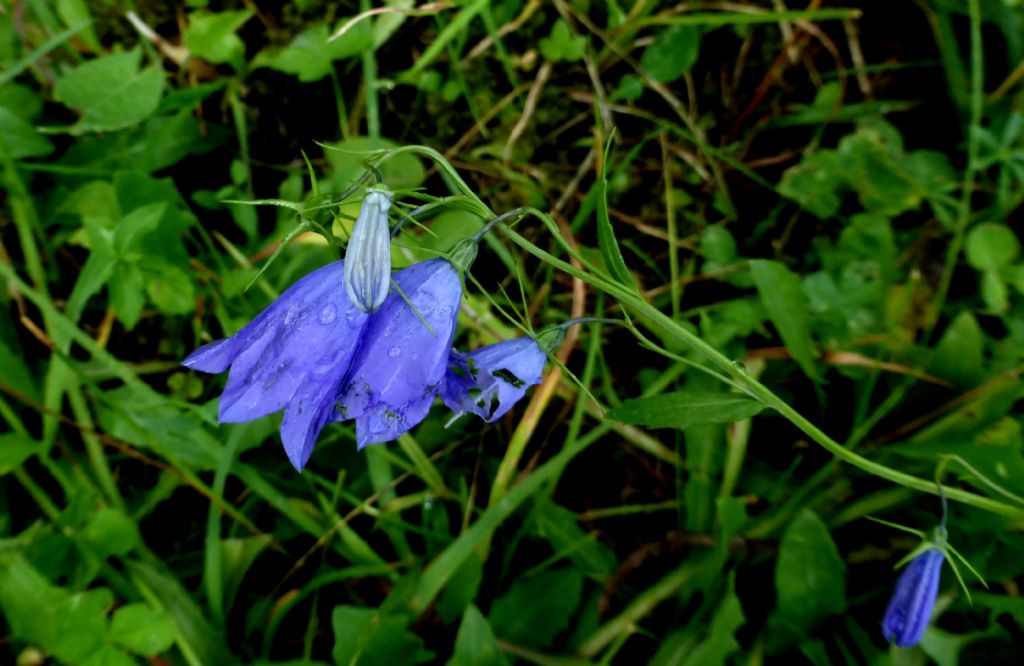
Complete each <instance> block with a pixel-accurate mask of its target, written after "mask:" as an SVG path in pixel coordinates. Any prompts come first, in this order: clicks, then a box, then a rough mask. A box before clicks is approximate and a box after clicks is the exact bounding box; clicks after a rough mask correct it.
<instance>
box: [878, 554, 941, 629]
mask: <svg viewBox="0 0 1024 666" xmlns="http://www.w3.org/2000/svg"><path fill="white" fill-rule="evenodd" d="M945 560H946V555H945V553H943V552H942V551H941V550H939V549H938V548H928V549H927V550H925V551H923V552H921V553H920V554H918V555H917V556H916V557H914V559H912V560H911V561H910V564H908V565H907V568H906V569H905V570H904V571H903V574H902V575H900V578H899V580H898V581H896V591H895V592H894V593H893V595H892V599H890V600H889V605H888V606H887V607H886V609H885V617H884V618H883V619H882V634H883V635H884V636H885V640H887V641H889V642H891V643H896V645H898V646H900V647H910V646H912V645H917V643H918V641H920V640H921V637H922V636H923V635H924V630H925V629H926V628H927V627H928V621H929V620H930V619H931V616H932V609H933V608H934V607H935V597H936V596H937V595H938V592H939V574H940V572H941V571H942V564H943V562H945Z"/></svg>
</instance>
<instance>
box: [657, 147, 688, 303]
mask: <svg viewBox="0 0 1024 666" xmlns="http://www.w3.org/2000/svg"><path fill="white" fill-rule="evenodd" d="M661 146H662V156H661V165H662V167H661V173H662V180H664V181H665V223H666V225H667V226H668V271H669V277H670V278H671V281H670V282H669V289H670V290H671V291H670V293H671V300H672V317H673V318H675V319H678V318H679V306H680V303H681V302H682V300H683V285H682V283H681V282H680V281H679V245H678V242H679V231H678V228H677V225H676V202H675V195H674V193H673V192H672V170H671V169H670V168H669V153H668V149H667V148H666V147H665V142H664V140H662V142H661Z"/></svg>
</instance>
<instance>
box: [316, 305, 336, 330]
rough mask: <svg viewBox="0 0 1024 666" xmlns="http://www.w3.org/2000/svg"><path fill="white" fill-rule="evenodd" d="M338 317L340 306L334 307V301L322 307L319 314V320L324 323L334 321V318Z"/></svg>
mask: <svg viewBox="0 0 1024 666" xmlns="http://www.w3.org/2000/svg"><path fill="white" fill-rule="evenodd" d="M337 318H338V308H336V307H334V303H328V304H327V305H325V306H323V307H322V308H320V314H319V315H317V318H316V319H317V321H319V322H320V323H321V324H323V325H325V326H326V325H327V324H331V323H334V320H335V319H337Z"/></svg>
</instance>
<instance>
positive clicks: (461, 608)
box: [437, 554, 484, 622]
mask: <svg viewBox="0 0 1024 666" xmlns="http://www.w3.org/2000/svg"><path fill="white" fill-rule="evenodd" d="M483 578H484V562H483V560H482V559H481V558H480V557H479V556H478V555H475V554H474V555H470V556H469V557H467V558H466V559H465V560H464V561H463V562H462V564H460V565H459V568H458V569H456V570H455V573H454V574H453V575H452V578H451V580H450V581H449V582H448V586H447V587H446V588H445V589H444V592H443V593H442V594H441V599H440V600H439V601H438V602H437V612H438V614H439V615H440V616H441V618H442V619H443V620H444V621H445V622H453V621H454V620H455V619H456V618H457V617H458V616H459V615H461V614H462V613H463V612H465V610H466V608H467V607H468V606H469V604H470V602H472V601H473V599H474V598H476V593H477V590H478V589H479V588H480V581H482V580H483Z"/></svg>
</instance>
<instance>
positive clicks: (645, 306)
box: [505, 214, 1024, 520]
mask: <svg viewBox="0 0 1024 666" xmlns="http://www.w3.org/2000/svg"><path fill="white" fill-rule="evenodd" d="M541 215H543V214H541ZM549 221H550V222H551V224H554V221H553V220H549ZM505 233H506V234H507V235H508V236H509V237H510V238H511V239H512V241H513V242H514V243H516V244H517V245H519V246H520V247H522V248H523V249H524V250H526V251H527V252H529V253H530V254H532V255H534V256H535V257H537V258H538V259H541V260H542V261H546V262H549V263H551V264H552V265H554V266H555V267H557V268H559V269H560V270H562V271H564V272H566V273H568V274H570V275H572V276H573V277H578V278H579V279H581V280H583V281H585V282H587V283H588V284H590V285H591V286H593V287H595V288H597V289H601V290H602V291H605V292H606V293H608V294H609V295H611V296H613V297H614V298H616V299H617V300H618V301H619V302H620V303H622V304H623V305H624V306H626V308H627V309H629V310H631V311H632V312H634V313H636V314H637V315H642V317H640V319H642V318H643V317H646V318H647V319H648V320H649V321H650V324H649V325H650V326H653V327H657V328H659V329H661V330H662V331H663V332H665V333H667V334H668V335H671V336H672V337H674V338H675V339H677V340H678V341H680V342H682V343H684V344H686V345H687V346H689V347H691V348H692V349H694V350H696V351H698V352H700V353H701V355H703V356H704V357H705V358H706V359H707V360H709V361H710V362H711V363H712V364H714V365H715V366H717V367H718V368H719V369H720V370H722V371H724V373H725V374H726V375H727V376H729V377H730V378H731V379H732V380H733V381H734V382H735V383H736V384H738V385H739V386H741V387H743V388H744V389H745V390H746V391H747V392H748V393H749V394H750V395H751V396H752V397H755V398H757V399H758V400H760V401H761V402H762V403H764V404H765V405H767V406H769V407H771V408H773V409H775V410H776V411H777V412H778V413H779V414H780V415H782V416H783V417H784V418H785V419H787V420H788V421H790V422H791V423H792V424H793V425H795V426H796V427H797V428H799V429H800V430H801V431H802V432H803V433H804V434H806V435H807V436H808V437H810V438H811V439H812V440H813V441H814V442H816V443H817V444H819V445H820V446H821V447H822V448H824V449H825V450H826V451H828V452H829V453H831V454H833V455H834V456H836V457H837V458H839V459H841V460H843V461H844V462H847V463H849V464H851V465H853V466H854V467H858V468H860V469H862V470H864V471H865V472H868V473H869V474H873V475H875V476H878V477H880V478H883V479H886V480H887V481H892V482H893V483H897V484H899V485H902V486H906V487H908V488H913V489H915V490H920V491H923V492H927V493H932V494H938V492H939V491H938V487H937V486H936V485H935V482H934V481H932V480H930V479H922V478H919V477H916V476H913V475H910V474H905V473H903V472H899V471H897V470H894V469H890V468H888V467H886V466H885V465H882V464H880V463H877V462H874V461H873V460H869V459H867V458H865V457H864V456H861V455H859V454H857V453H854V452H853V451H850V450H849V449H847V448H846V447H844V446H842V445H841V444H839V443H838V442H836V441H835V440H833V439H832V438H831V437H829V436H828V435H826V434H825V433H824V432H823V431H822V430H821V429H820V428H818V427H817V426H815V425H814V424H813V423H811V422H810V421H809V420H807V419H806V418H805V417H804V416H803V415H801V414H800V413H799V412H797V411H796V410H795V409H793V408H792V407H791V406H790V405H789V404H788V403H786V402H785V401H784V400H782V399H781V398H779V397H778V396H777V395H775V394H774V393H772V391H771V390H770V389H768V387H766V386H764V385H763V384H761V383H760V382H759V381H757V380H756V379H753V378H752V377H750V376H749V375H747V373H746V372H744V371H742V370H740V369H739V368H737V367H736V366H735V365H734V364H733V363H732V361H730V360H729V359H728V357H726V356H725V355H724V354H722V353H721V352H719V351H718V350H717V349H715V348H714V347H712V346H711V345H709V344H708V343H706V342H704V340H702V339H701V338H700V337H698V336H697V335H695V334H693V333H691V332H690V331H688V330H686V329H685V328H684V327H682V326H680V325H679V324H678V323H677V322H675V321H674V320H673V319H672V318H671V317H669V316H667V315H666V314H665V313H663V312H661V311H660V310H658V309H657V308H655V307H654V306H652V305H651V304H649V303H647V302H646V301H645V300H643V298H642V297H641V296H640V295H638V294H636V293H634V292H633V291H631V290H629V289H628V288H626V287H625V286H623V285H621V284H619V283H616V282H613V281H611V280H610V279H609V278H606V277H600V276H597V275H591V274H589V273H586V272H584V271H582V270H578V269H576V268H575V267H574V266H572V265H571V264H569V263H567V262H564V261H562V260H560V259H558V258H556V257H554V256H552V255H551V254H549V253H547V252H545V251H544V250H542V249H541V248H538V247H537V246H535V245H534V244H533V243H530V242H529V241H528V240H526V239H525V238H523V237H522V236H520V235H519V234H517V233H516V232H515V231H512V230H510V229H506V230H505ZM943 488H944V490H945V493H946V496H947V497H948V498H949V499H951V500H955V501H958V502H963V503H964V504H968V505H970V506H974V507H977V508H980V509H985V510H987V511H992V512H993V513H998V514H1001V515H1005V516H1010V517H1012V518H1016V519H1018V520H1024V510H1021V509H1018V508H1017V507H1013V506H1010V505H1008V504H1004V503H1003V502H1000V501H997V500H993V499H990V498H988V497H984V496H982V495H977V494H975V493H971V492H968V491H964V490H960V489H959V488H950V487H943Z"/></svg>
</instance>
